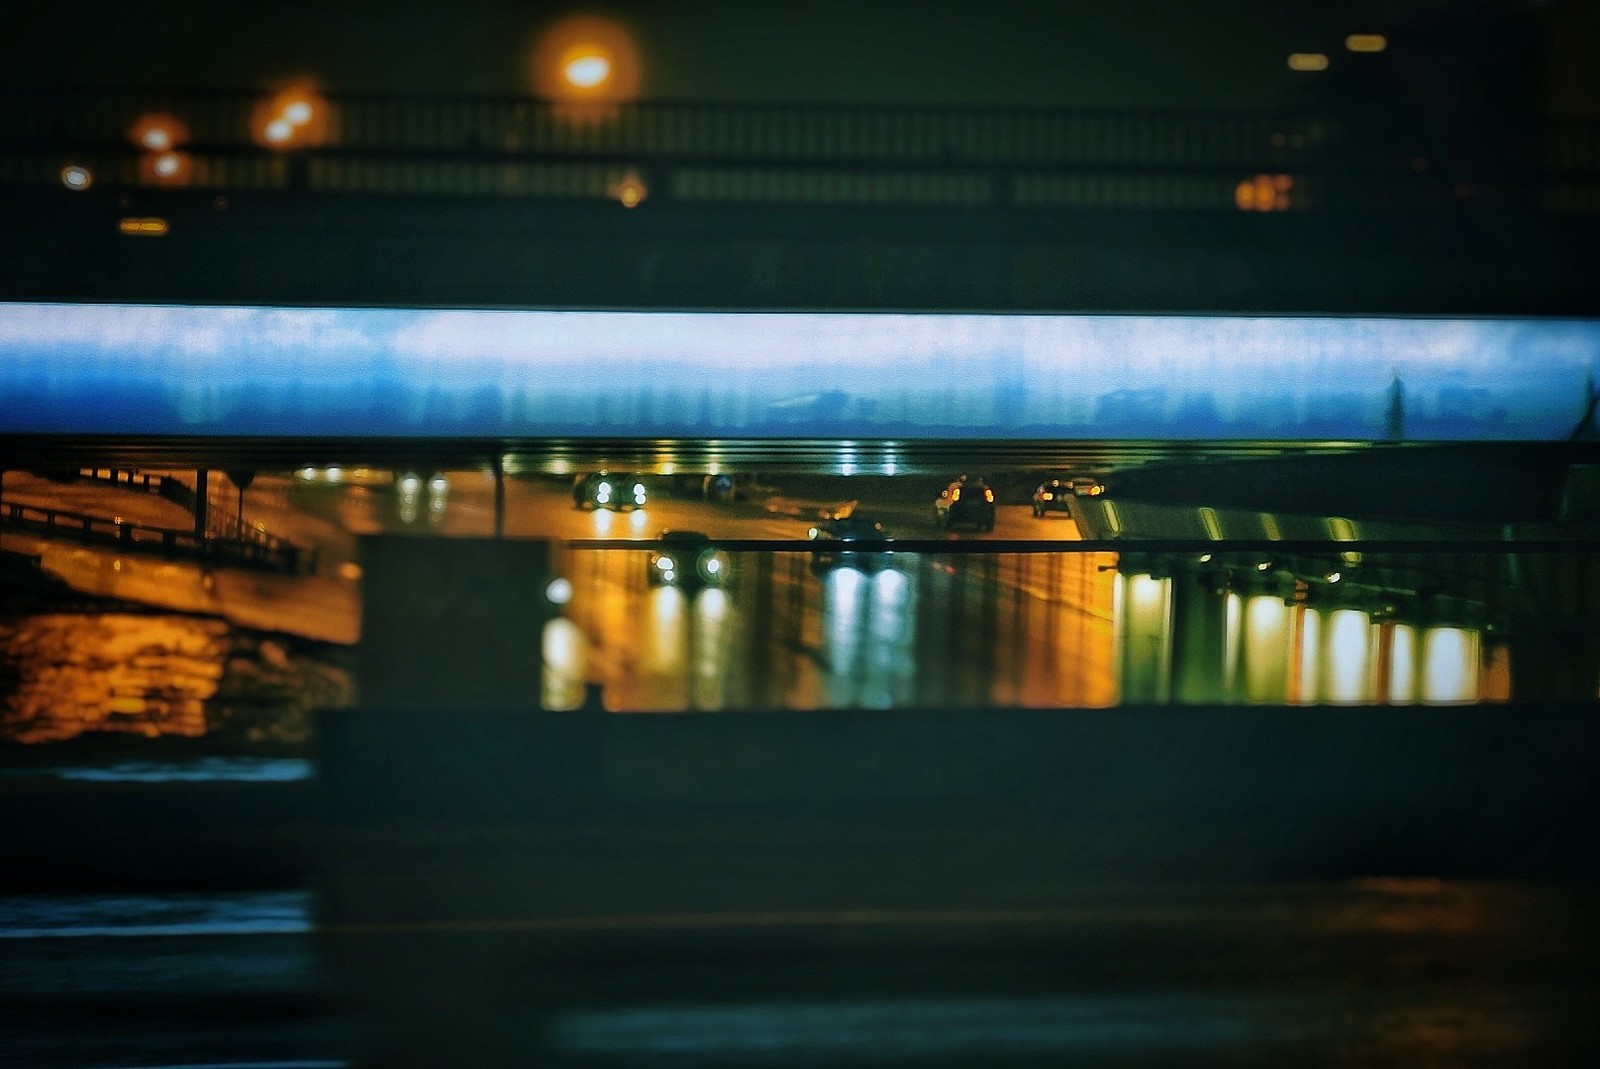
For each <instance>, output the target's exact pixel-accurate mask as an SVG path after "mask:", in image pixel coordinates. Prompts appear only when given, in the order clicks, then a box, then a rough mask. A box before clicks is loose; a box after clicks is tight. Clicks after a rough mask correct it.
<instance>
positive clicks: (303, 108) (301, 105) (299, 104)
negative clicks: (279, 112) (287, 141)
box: [283, 100, 312, 126]
mask: <svg viewBox="0 0 1600 1069" xmlns="http://www.w3.org/2000/svg"><path fill="white" fill-rule="evenodd" d="M311 116H312V108H311V103H310V101H306V100H296V101H293V102H292V103H290V104H288V105H287V106H285V107H284V109H283V117H284V119H286V120H287V121H288V122H290V123H293V124H294V125H295V126H304V125H305V124H306V123H308V122H310V121H311Z"/></svg>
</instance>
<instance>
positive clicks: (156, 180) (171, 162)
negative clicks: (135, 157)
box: [139, 152, 194, 186]
mask: <svg viewBox="0 0 1600 1069" xmlns="http://www.w3.org/2000/svg"><path fill="white" fill-rule="evenodd" d="M139 176H140V177H141V178H143V179H144V180H145V182H147V183H151V184H154V185H161V186H181V185H186V184H187V183H188V182H189V180H190V179H191V178H192V177H193V176H194V163H193V161H192V160H191V159H190V158H189V154H188V153H187V152H147V153H145V154H144V155H143V156H141V157H140V158H139Z"/></svg>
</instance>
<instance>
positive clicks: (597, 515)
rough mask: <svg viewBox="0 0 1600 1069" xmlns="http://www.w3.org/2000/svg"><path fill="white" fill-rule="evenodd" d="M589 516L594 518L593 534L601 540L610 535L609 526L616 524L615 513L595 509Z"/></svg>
mask: <svg viewBox="0 0 1600 1069" xmlns="http://www.w3.org/2000/svg"><path fill="white" fill-rule="evenodd" d="M590 515H591V516H593V517H594V533H595V534H596V535H598V536H600V537H601V538H608V537H610V535H611V525H612V524H614V523H616V522H617V516H616V513H614V512H612V511H611V510H610V509H595V510H594V511H593V512H592V513H590Z"/></svg>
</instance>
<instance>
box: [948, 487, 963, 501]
mask: <svg viewBox="0 0 1600 1069" xmlns="http://www.w3.org/2000/svg"><path fill="white" fill-rule="evenodd" d="M950 500H951V501H960V500H961V491H960V490H952V491H950Z"/></svg>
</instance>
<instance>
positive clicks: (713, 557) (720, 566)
mask: <svg viewBox="0 0 1600 1069" xmlns="http://www.w3.org/2000/svg"><path fill="white" fill-rule="evenodd" d="M728 564H729V560H728V555H727V554H726V553H724V552H722V550H720V549H708V550H706V551H705V552H704V553H702V554H700V577H701V578H702V579H704V580H705V581H706V582H708V583H716V582H720V581H721V580H723V579H725V578H726V577H727V575H728Z"/></svg>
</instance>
